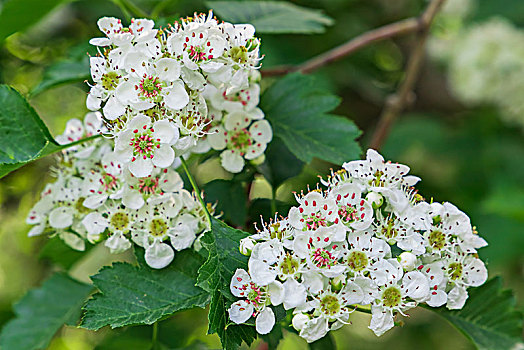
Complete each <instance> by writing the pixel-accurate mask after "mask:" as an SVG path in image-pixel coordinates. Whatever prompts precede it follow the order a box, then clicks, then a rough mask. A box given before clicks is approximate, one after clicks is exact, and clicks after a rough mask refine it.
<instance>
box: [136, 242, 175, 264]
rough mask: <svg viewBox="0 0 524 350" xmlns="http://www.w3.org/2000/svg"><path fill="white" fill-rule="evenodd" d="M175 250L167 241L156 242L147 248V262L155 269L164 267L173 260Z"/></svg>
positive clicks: (145, 256)
mask: <svg viewBox="0 0 524 350" xmlns="http://www.w3.org/2000/svg"><path fill="white" fill-rule="evenodd" d="M174 257H175V252H174V251H173V248H171V247H170V246H169V245H167V244H165V243H160V242H155V243H153V244H152V245H151V246H149V247H147V248H146V253H145V255H144V258H145V259H146V263H147V264H148V265H149V266H151V267H152V268H154V269H163V268H164V267H166V266H167V265H169V264H170V263H171V261H173V258H174Z"/></svg>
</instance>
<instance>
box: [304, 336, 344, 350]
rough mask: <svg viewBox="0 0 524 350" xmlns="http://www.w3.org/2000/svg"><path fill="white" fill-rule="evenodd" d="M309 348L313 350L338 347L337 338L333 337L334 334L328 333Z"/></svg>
mask: <svg viewBox="0 0 524 350" xmlns="http://www.w3.org/2000/svg"><path fill="white" fill-rule="evenodd" d="M309 348H310V349H311V350H317V349H318V350H331V349H333V350H334V349H336V348H337V346H336V345H335V340H334V339H333V336H332V335H331V334H329V333H328V334H327V335H326V336H324V337H323V338H320V339H319V340H316V341H314V342H313V343H311V344H309Z"/></svg>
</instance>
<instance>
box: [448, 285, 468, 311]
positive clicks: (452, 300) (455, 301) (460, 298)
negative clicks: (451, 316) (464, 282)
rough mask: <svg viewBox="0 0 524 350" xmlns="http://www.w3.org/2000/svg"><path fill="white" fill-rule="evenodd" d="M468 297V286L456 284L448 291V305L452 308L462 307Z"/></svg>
mask: <svg viewBox="0 0 524 350" xmlns="http://www.w3.org/2000/svg"><path fill="white" fill-rule="evenodd" d="M467 298H468V292H467V291H466V288H463V287H459V286H455V287H453V289H452V290H451V291H450V292H449V293H448V302H447V304H446V307H447V308H448V309H450V310H457V309H462V307H463V306H464V304H465V303H466V299H467Z"/></svg>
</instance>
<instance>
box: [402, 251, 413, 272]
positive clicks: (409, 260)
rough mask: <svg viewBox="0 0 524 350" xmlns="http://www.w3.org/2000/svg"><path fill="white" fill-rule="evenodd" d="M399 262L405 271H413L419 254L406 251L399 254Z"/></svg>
mask: <svg viewBox="0 0 524 350" xmlns="http://www.w3.org/2000/svg"><path fill="white" fill-rule="evenodd" d="M399 262H400V265H401V266H402V268H403V269H404V270H405V271H411V270H413V269H414V268H415V265H416V263H417V256H416V255H415V254H413V253H410V252H404V253H402V254H400V256H399Z"/></svg>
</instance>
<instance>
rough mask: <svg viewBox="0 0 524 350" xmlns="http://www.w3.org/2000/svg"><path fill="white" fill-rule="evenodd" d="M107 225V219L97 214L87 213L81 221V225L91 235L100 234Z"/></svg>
mask: <svg viewBox="0 0 524 350" xmlns="http://www.w3.org/2000/svg"><path fill="white" fill-rule="evenodd" d="M108 224H109V223H108V221H107V219H106V218H104V217H103V216H102V215H101V214H100V213H97V212H93V213H89V214H87V215H86V216H85V217H84V218H83V219H82V225H84V227H85V229H86V230H87V232H88V233H89V234H91V235H98V234H101V233H102V232H104V231H105V229H106V228H107V225H108Z"/></svg>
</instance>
